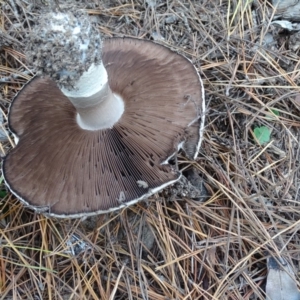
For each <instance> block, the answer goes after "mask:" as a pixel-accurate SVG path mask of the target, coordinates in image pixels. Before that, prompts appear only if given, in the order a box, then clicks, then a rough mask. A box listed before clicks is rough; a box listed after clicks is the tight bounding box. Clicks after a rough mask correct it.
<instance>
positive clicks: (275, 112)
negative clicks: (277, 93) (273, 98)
mask: <svg viewBox="0 0 300 300" xmlns="http://www.w3.org/2000/svg"><path fill="white" fill-rule="evenodd" d="M271 111H272V113H273V114H274V115H275V116H279V111H278V110H277V109H275V108H272V109H271Z"/></svg>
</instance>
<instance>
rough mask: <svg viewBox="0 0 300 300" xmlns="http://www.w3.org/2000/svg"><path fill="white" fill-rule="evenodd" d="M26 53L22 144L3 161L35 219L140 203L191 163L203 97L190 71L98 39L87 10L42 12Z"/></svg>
mask: <svg viewBox="0 0 300 300" xmlns="http://www.w3.org/2000/svg"><path fill="white" fill-rule="evenodd" d="M28 43H29V46H28V51H27V52H28V56H29V59H30V60H31V62H32V63H33V64H34V65H35V68H36V69H37V74H38V75H37V76H35V77H34V78H33V79H32V80H31V81H30V82H29V83H27V84H26V85H25V86H24V87H23V88H22V90H21V91H20V92H19V93H18V94H17V95H16V96H15V98H14V99H13V101H12V103H11V106H10V110H9V114H8V121H9V128H10V131H11V132H12V133H13V134H14V135H15V136H16V137H17V139H18V143H17V145H16V147H15V148H14V149H12V150H11V151H10V152H9V153H8V154H7V156H6V157H5V158H4V161H3V167H2V169H3V175H4V179H5V182H6V184H7V186H8V187H9V189H10V190H11V192H12V193H13V194H14V195H16V196H17V197H18V198H19V199H20V200H21V201H22V202H24V203H25V204H26V205H28V206H30V207H31V208H33V209H34V210H36V211H37V212H40V213H44V214H46V215H49V216H55V217H66V216H68V217H81V216H88V215H95V214H100V213H105V212H109V211H113V210H117V209H120V208H122V207H125V206H128V205H131V204H133V203H136V202H137V201H140V200H143V199H146V198H147V197H149V196H150V195H152V194H154V193H156V192H158V191H160V190H162V189H163V188H165V187H167V186H169V185H171V184H173V183H174V182H176V181H177V180H179V178H180V177H181V173H180V172H178V171H177V170H175V169H174V167H173V166H171V165H170V164H169V163H168V161H169V159H170V158H172V157H173V156H174V155H175V154H176V153H177V151H178V150H180V149H183V151H184V153H185V155H186V156H187V157H188V158H191V159H194V158H196V156H197V153H198V150H199V147H200V143H201V137H202V132H203V126H204V125H203V124H204V91H203V86H202V82H201V79H200V77H199V75H198V72H197V70H196V69H195V67H194V66H193V64H192V63H191V62H190V61H188V60H187V59H186V58H185V57H183V56H182V55H179V54H178V53H176V52H173V51H171V50H170V49H169V48H167V47H165V46H162V45H159V44H156V43H153V42H150V41H146V40H139V39H136V38H110V39H106V40H105V41H104V42H102V40H101V38H100V35H99V33H98V32H97V30H96V29H94V28H93V27H92V25H91V24H90V23H89V20H88V17H87V16H86V15H85V14H84V13H83V12H74V13H72V12H67V13H49V14H44V15H43V16H42V17H41V20H40V21H39V24H38V25H37V26H36V27H35V29H33V31H32V33H31V36H30V39H29V42H28Z"/></svg>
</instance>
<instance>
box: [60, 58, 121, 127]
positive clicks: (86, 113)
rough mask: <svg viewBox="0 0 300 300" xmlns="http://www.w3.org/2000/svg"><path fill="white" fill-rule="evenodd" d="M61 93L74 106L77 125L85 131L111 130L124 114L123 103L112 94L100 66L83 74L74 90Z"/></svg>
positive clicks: (105, 75)
mask: <svg viewBox="0 0 300 300" xmlns="http://www.w3.org/2000/svg"><path fill="white" fill-rule="evenodd" d="M61 91H62V92H63V93H64V95H65V96H67V97H68V98H69V100H70V101H71V102H72V104H73V105H74V106H75V108H76V110H77V112H78V115H77V118H76V120H77V124H78V125H79V126H80V127H81V128H82V129H85V130H99V129H106V128H111V127H113V125H114V124H115V123H116V122H117V121H118V120H119V119H120V118H121V116H122V114H123V112H124V102H123V100H122V99H121V97H119V96H118V95H115V94H113V93H112V91H111V89H110V87H109V85H108V77H107V72H106V70H105V68H104V66H103V65H102V64H100V65H98V66H95V65H94V64H93V65H91V67H90V68H89V69H88V70H87V71H86V72H84V73H83V75H82V76H81V77H80V78H79V80H78V81H77V83H76V86H75V89H73V90H71V91H70V90H67V89H65V88H62V89H61Z"/></svg>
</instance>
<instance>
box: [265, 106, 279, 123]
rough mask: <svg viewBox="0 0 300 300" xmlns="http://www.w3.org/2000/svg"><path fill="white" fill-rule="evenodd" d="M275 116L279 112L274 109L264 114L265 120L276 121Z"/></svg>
mask: <svg viewBox="0 0 300 300" xmlns="http://www.w3.org/2000/svg"><path fill="white" fill-rule="evenodd" d="M275 116H279V111H278V110H277V109H275V108H271V111H268V112H266V117H267V120H276V117H275Z"/></svg>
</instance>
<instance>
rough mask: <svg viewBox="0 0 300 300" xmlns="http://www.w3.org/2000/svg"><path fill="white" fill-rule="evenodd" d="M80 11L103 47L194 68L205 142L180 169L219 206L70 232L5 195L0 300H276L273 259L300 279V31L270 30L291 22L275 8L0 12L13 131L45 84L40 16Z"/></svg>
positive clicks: (204, 2)
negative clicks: (174, 56) (117, 40)
mask: <svg viewBox="0 0 300 300" xmlns="http://www.w3.org/2000/svg"><path fill="white" fill-rule="evenodd" d="M70 3H74V4H75V5H76V6H77V7H78V9H84V10H85V11H86V12H87V13H88V14H89V15H90V16H91V18H92V19H93V22H94V24H95V26H97V28H98V29H99V32H100V33H101V34H102V35H103V37H104V38H109V37H137V38H140V39H147V40H153V41H155V42H156V43H160V44H162V45H165V46H167V47H170V48H171V49H172V50H174V51H177V52H178V53H181V54H182V55H184V56H186V57H187V58H189V59H190V60H191V61H192V62H193V64H194V65H195V66H196V68H197V70H198V71H199V74H200V76H201V78H202V79H203V82H204V88H205V97H206V100H205V101H206V108H207V109H206V112H205V118H206V122H205V133H204V139H203V142H202V145H201V149H200V151H199V155H198V157H197V159H196V160H195V161H189V160H187V159H186V158H185V157H184V156H183V155H181V154H179V156H178V163H179V167H180V168H192V167H193V168H194V170H196V171H197V174H199V176H200V178H201V180H203V183H204V185H205V188H206V190H207V192H208V195H209V197H205V198H207V199H205V200H206V201H194V200H192V199H189V198H188V197H182V196H179V195H176V194H175V195H172V197H171V196H170V193H169V190H168V189H167V190H165V191H162V192H160V193H157V194H156V195H154V196H152V197H151V198H149V199H148V200H147V201H144V202H141V203H139V204H136V205H134V206H131V207H129V208H128V209H125V210H121V211H118V212H116V213H111V214H105V215H99V216H97V217H93V218H89V219H87V220H85V221H82V220H67V219H54V218H46V217H44V216H43V215H40V214H36V213H34V212H33V211H31V210H30V209H28V208H25V207H24V205H23V204H22V203H20V201H19V200H17V199H16V197H15V196H13V195H12V194H11V193H9V192H8V191H7V190H6V188H5V185H4V184H3V183H2V189H1V194H0V196H1V199H0V270H1V271H0V298H1V299H149V300H150V299H151V300H152V299H153V300H154V299H155V300H167V299H178V300H179V299H180V300H186V299H191V300H194V299H265V298H266V296H265V286H266V280H267V263H266V262H267V258H268V257H269V256H274V257H279V256H280V257H284V258H285V259H286V260H288V261H289V262H290V264H291V265H292V267H293V269H294V271H295V273H296V278H298V279H299V276H298V271H299V268H300V266H299V260H300V251H299V250H300V249H299V248H300V242H299V240H300V235H299V227H300V207H299V203H300V202H299V201H300V192H299V186H300V171H299V165H300V164H299V159H300V157H299V155H300V147H299V141H300V132H299V126H300V114H299V111H300V90H299V86H300V76H299V75H300V69H299V61H300V60H299V51H300V50H299V47H300V34H299V33H298V31H297V30H294V31H289V30H287V29H284V28H282V26H279V25H278V24H277V25H276V23H272V22H274V20H276V19H277V17H280V16H277V15H278V14H279V12H278V11H276V9H275V8H274V7H273V6H272V4H271V3H270V2H268V1H265V0H255V1H246V0H227V1H223V0H172V1H171V0H170V1H158V0H157V1H156V0H142V1H141V0H137V1H130V0H119V1H118V0H112V1H108V0H107V1H106V0H104V1H100V0H99V1H96V0H94V1H93V0H86V1H83V0H78V1H70V0H68V1H63V0H61V1H59V0H57V1H53V2H51V0H43V1H42V0H40V1H39V0H36V1H35V0H31V1H25V0H5V1H3V0H0V5H1V13H0V107H1V112H2V114H3V119H4V123H3V128H4V129H5V128H6V126H7V124H6V122H5V120H6V118H7V111H8V107H9V103H10V102H11V100H12V99H13V97H14V95H15V94H16V93H17V92H18V91H19V90H20V89H21V88H22V87H23V86H24V85H25V84H26V82H27V81H28V80H29V79H30V78H32V76H33V75H34V71H33V70H32V67H31V66H30V65H28V64H27V62H26V59H25V52H24V49H25V45H26V35H27V34H28V33H29V32H30V28H31V26H33V25H34V24H33V21H32V19H33V16H35V15H37V14H41V13H44V12H45V11H46V10H55V9H60V8H65V7H67V6H68V5H70ZM296 23H297V21H296ZM295 28H296V27H295ZM1 37H2V39H1ZM9 138H10V139H9V140H8V141H5V138H3V141H2V142H1V148H0V149H1V152H2V156H4V155H5V154H6V153H7V152H8V151H9V150H10V149H11V148H12V147H13V146H14V145H13V140H12V137H11V136H9Z"/></svg>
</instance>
